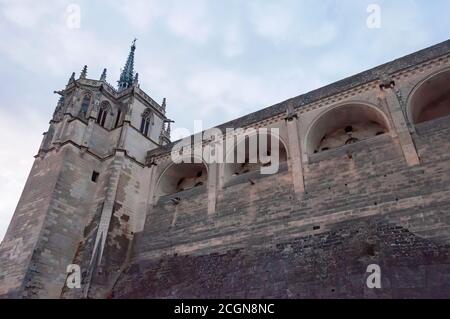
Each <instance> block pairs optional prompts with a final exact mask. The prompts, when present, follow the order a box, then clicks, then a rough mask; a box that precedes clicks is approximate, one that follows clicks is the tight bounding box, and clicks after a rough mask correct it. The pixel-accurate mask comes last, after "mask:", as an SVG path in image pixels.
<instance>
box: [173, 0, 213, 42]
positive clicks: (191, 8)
mask: <svg viewBox="0 0 450 319" xmlns="http://www.w3.org/2000/svg"><path fill="white" fill-rule="evenodd" d="M167 15H168V16H167V24H168V27H169V29H170V31H172V32H173V33H174V34H175V35H177V36H178V37H181V38H183V39H185V40H187V41H190V42H193V43H198V44H203V43H205V42H206V41H207V40H208V38H209V37H210V35H211V32H212V21H211V18H210V16H209V15H208V3H207V2H206V1H204V0H191V1H174V2H172V5H171V7H170V9H169V12H168V13H167Z"/></svg>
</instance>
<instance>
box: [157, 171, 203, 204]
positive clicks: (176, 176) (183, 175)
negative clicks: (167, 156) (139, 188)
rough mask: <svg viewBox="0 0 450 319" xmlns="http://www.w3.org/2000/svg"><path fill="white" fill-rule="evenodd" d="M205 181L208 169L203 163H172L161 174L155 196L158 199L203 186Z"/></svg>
mask: <svg viewBox="0 0 450 319" xmlns="http://www.w3.org/2000/svg"><path fill="white" fill-rule="evenodd" d="M207 180H208V168H207V166H206V165H205V164H204V163H180V164H175V163H173V164H170V165H169V167H167V168H166V169H165V170H164V172H163V173H162V174H161V176H160V178H159V181H158V183H157V187H156V192H155V196H156V198H159V197H161V196H166V195H172V194H176V193H180V192H183V191H188V190H191V189H193V188H197V187H201V186H205V185H206V184H207Z"/></svg>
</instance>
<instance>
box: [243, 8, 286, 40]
mask: <svg viewBox="0 0 450 319" xmlns="http://www.w3.org/2000/svg"><path fill="white" fill-rule="evenodd" d="M249 14H250V21H251V23H252V24H253V26H254V28H255V31H256V33H257V34H258V35H260V36H262V37H266V38H269V39H270V40H272V41H276V42H278V41H280V40H282V39H283V38H285V37H286V36H287V35H289V30H290V29H291V27H292V25H293V22H294V14H293V12H292V11H291V10H290V8H289V7H286V6H284V5H283V4H282V3H274V2H264V3H262V2H252V3H251V5H250V12H249Z"/></svg>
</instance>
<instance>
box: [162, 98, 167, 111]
mask: <svg viewBox="0 0 450 319" xmlns="http://www.w3.org/2000/svg"><path fill="white" fill-rule="evenodd" d="M166 104H167V103H166V98H163V101H162V104H161V107H162V108H163V110H165V109H166Z"/></svg>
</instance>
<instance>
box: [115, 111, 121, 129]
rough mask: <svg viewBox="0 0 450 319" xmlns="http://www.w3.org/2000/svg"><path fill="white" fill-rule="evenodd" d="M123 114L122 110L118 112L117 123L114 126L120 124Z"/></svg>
mask: <svg viewBox="0 0 450 319" xmlns="http://www.w3.org/2000/svg"><path fill="white" fill-rule="evenodd" d="M121 115H122V111H120V110H119V111H118V112H117V118H116V124H114V128H116V127H118V126H119V121H120V116H121Z"/></svg>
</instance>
